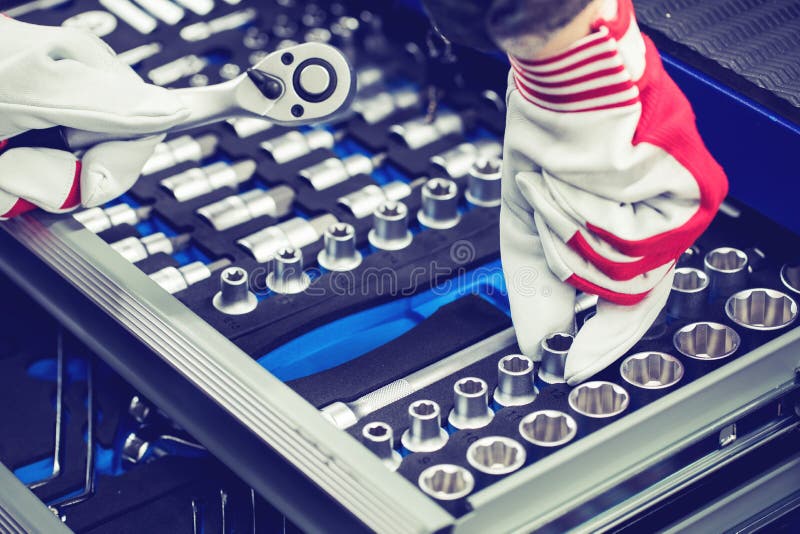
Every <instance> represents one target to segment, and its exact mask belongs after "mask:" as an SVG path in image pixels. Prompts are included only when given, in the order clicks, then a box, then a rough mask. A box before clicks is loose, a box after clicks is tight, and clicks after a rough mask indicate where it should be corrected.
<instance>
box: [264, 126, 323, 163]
mask: <svg viewBox="0 0 800 534" xmlns="http://www.w3.org/2000/svg"><path fill="white" fill-rule="evenodd" d="M335 143H336V137H335V136H334V134H332V133H331V132H329V131H328V130H323V129H319V130H309V131H308V132H305V133H302V132H298V131H297V130H292V131H291V132H287V133H285V134H283V135H279V136H278V137H274V138H272V139H268V140H267V141H264V142H263V143H261V148H263V149H264V150H266V151H267V153H268V154H269V155H270V156H272V159H273V160H274V161H275V163H279V164H284V163H288V162H290V161H292V160H295V159H297V158H301V157H303V156H306V155H308V154H311V153H312V152H313V151H314V150H317V149H318V148H329V149H330V148H333V145H334V144H335Z"/></svg>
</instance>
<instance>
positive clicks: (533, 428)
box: [519, 410, 578, 447]
mask: <svg viewBox="0 0 800 534" xmlns="http://www.w3.org/2000/svg"><path fill="white" fill-rule="evenodd" d="M577 432H578V423H577V422H575V419H574V418H573V417H572V416H571V415H569V414H566V413H564V412H560V411H558V410H539V411H537V412H533V413H529V414H528V415H526V416H525V417H523V418H522V420H521V421H520V422H519V433H520V435H521V436H522V437H523V439H525V441H527V442H529V443H532V444H534V445H539V446H540V447H558V446H559V445H564V444H565V443H569V442H570V441H572V439H573V438H574V437H575V434H576V433H577Z"/></svg>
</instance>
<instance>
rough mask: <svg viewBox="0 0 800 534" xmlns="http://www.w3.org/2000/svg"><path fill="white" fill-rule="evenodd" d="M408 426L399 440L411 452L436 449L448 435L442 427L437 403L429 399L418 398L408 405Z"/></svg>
mask: <svg viewBox="0 0 800 534" xmlns="http://www.w3.org/2000/svg"><path fill="white" fill-rule="evenodd" d="M408 418H409V423H410V425H409V428H408V430H406V431H405V432H403V436H402V438H401V439H400V441H401V442H402V443H403V447H405V448H406V449H407V450H409V451H411V452H433V451H438V450H439V449H441V448H442V447H444V445H445V443H447V439H448V438H449V437H450V436H449V434H448V433H447V431H446V430H445V429H444V428H442V413H441V409H440V408H439V405H438V404H437V403H435V402H433V401H431V400H418V401H415V402H412V403H411V405H410V406H409V407H408Z"/></svg>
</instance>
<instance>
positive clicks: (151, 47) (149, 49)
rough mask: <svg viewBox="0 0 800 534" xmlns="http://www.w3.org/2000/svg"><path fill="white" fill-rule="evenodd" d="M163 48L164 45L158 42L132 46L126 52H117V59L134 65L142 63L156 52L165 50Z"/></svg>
mask: <svg viewBox="0 0 800 534" xmlns="http://www.w3.org/2000/svg"><path fill="white" fill-rule="evenodd" d="M163 48H164V47H163V46H162V45H161V43H158V42H153V43H147V44H143V45H141V46H137V47H135V48H131V49H129V50H126V51H124V52H120V53H119V54H117V59H118V60H120V61H122V62H123V63H125V64H126V65H130V66H134V65H137V64H139V63H141V62H142V61H144V60H145V59H148V58H151V57H153V56H155V55H156V54H159V53H161V50H163Z"/></svg>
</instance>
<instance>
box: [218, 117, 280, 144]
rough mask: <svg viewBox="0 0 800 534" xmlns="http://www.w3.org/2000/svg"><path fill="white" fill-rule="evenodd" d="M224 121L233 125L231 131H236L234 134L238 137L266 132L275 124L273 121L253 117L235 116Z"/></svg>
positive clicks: (243, 137)
mask: <svg viewBox="0 0 800 534" xmlns="http://www.w3.org/2000/svg"><path fill="white" fill-rule="evenodd" d="M225 122H227V123H228V124H230V125H231V127H233V131H234V132H236V136H237V137H238V138H239V139H247V138H249V137H252V136H254V135H257V134H260V133H263V132H267V131H269V130H271V129H272V128H273V127H274V126H275V124H274V123H272V122H270V121H268V120H266V119H260V118H255V117H237V118H234V119H228V120H227V121H225Z"/></svg>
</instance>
